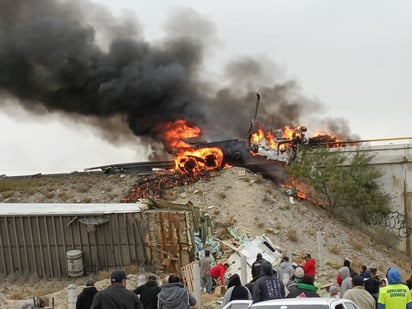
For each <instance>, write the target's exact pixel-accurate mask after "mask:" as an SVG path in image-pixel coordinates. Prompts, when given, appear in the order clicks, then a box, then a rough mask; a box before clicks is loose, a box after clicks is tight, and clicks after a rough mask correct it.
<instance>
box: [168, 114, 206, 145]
mask: <svg viewBox="0 0 412 309" xmlns="http://www.w3.org/2000/svg"><path fill="white" fill-rule="evenodd" d="M163 130H164V131H163V140H164V141H165V143H166V145H167V146H168V147H169V148H170V149H180V148H185V147H189V145H188V144H187V143H185V142H184V141H183V138H188V137H196V136H199V135H200V129H199V128H198V127H190V126H189V125H188V124H187V122H186V120H176V121H174V122H167V123H166V124H165V126H164V129H163Z"/></svg>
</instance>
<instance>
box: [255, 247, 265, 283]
mask: <svg viewBox="0 0 412 309" xmlns="http://www.w3.org/2000/svg"><path fill="white" fill-rule="evenodd" d="M263 261H265V259H264V258H263V257H262V253H258V254H257V255H256V260H255V261H254V262H253V264H252V280H253V282H254V281H256V280H257V279H258V278H259V277H260V271H261V268H262V262H263Z"/></svg>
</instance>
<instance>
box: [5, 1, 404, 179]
mask: <svg viewBox="0 0 412 309" xmlns="http://www.w3.org/2000/svg"><path fill="white" fill-rule="evenodd" d="M95 2H96V3H99V4H100V5H103V6H105V7H107V8H108V10H109V11H110V12H111V13H112V14H113V15H115V16H118V15H121V14H124V13H125V10H126V11H127V12H128V13H127V14H129V15H130V14H134V15H135V18H136V19H137V21H138V23H139V24H140V25H141V27H142V29H143V30H142V31H143V35H144V37H145V40H146V41H148V42H156V41H158V40H160V39H162V38H164V37H165V36H166V33H167V31H168V28H167V23H166V21H167V20H168V18H169V16H170V14H173V12H176V10H178V9H182V8H191V9H193V10H194V11H196V12H197V13H198V14H200V15H201V16H202V17H204V18H205V19H206V20H208V21H210V23H212V24H214V26H215V33H214V40H213V42H212V44H211V45H210V49H209V50H208V53H207V58H206V59H204V60H203V66H204V69H205V71H206V73H205V76H208V77H210V79H212V80H213V81H214V82H217V83H219V82H220V81H221V82H222V84H224V83H225V80H224V78H223V77H222V74H221V73H222V68H223V67H224V66H225V64H227V63H228V62H230V61H232V60H233V59H237V58H240V57H244V56H248V57H253V58H258V59H267V62H268V67H269V68H270V66H271V65H272V63H273V64H274V65H275V66H274V70H276V76H279V75H282V76H283V78H284V79H292V80H295V81H296V82H297V83H298V84H299V86H300V88H301V92H302V94H303V95H305V96H306V97H308V98H312V99H314V100H316V101H318V102H320V103H321V105H322V106H323V110H322V113H323V115H325V116H327V117H331V118H335V117H336V118H343V119H344V120H345V121H346V122H347V124H348V126H349V128H350V130H351V132H352V133H354V134H357V135H359V136H360V137H361V138H363V139H374V138H389V137H394V138H396V137H406V136H412V122H411V121H410V117H411V116H410V115H411V109H412V107H411V106H412V105H411V97H412V95H411V93H410V85H412V60H411V56H410V55H412V1H408V0H404V1H403V0H400V1H386V0H385V1H376V0H363V1H355V0H342V1H336V0H284V1H278V0H272V1H253V2H252V1H244V0H237V1H232V0H227V1H216V0H209V1H172V0H162V1H160V0H151V1H146V0H142V1H134V0H116V1H110V0H99V1H95ZM188 18H189V17H188ZM97 32H98V30H97ZM274 75H275V74H274ZM220 78H221V79H220ZM257 90H258V89H257ZM262 99H263V100H264V98H262ZM11 101H12V104H8V105H7V106H6V105H4V104H0V128H1V131H2V134H1V136H0V174H7V175H16V174H32V173H36V172H43V173H53V172H59V171H73V170H82V169H84V168H87V167H90V166H95V165H101V164H108V163H113V162H130V161H142V160H146V158H147V157H146V147H144V146H139V143H138V142H137V141H136V143H135V142H134V141H133V139H128V140H127V141H119V142H118V143H117V144H116V145H113V144H111V143H109V142H107V141H105V140H104V139H103V138H102V137H101V135H100V134H97V133H96V130H94V129H91V128H90V127H88V126H87V125H85V124H83V123H81V122H80V123H79V122H74V121H72V120H68V119H63V118H62V117H60V116H58V115H57V114H56V115H55V114H48V115H47V116H34V115H33V114H31V113H28V112H24V111H23V110H22V109H21V108H19V107H16V106H17V105H16V104H14V103H15V100H13V99H11ZM10 105H11V107H10ZM312 124H313V123H312ZM248 125H249V124H248V123H245V127H248ZM309 129H312V130H315V129H317V128H311V127H309ZM319 129H322V127H319Z"/></svg>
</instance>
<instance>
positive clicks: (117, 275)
mask: <svg viewBox="0 0 412 309" xmlns="http://www.w3.org/2000/svg"><path fill="white" fill-rule="evenodd" d="M126 279H127V276H126V273H125V272H124V270H115V271H113V272H112V274H111V275H110V281H111V282H112V283H115V282H117V283H120V282H122V281H123V280H126Z"/></svg>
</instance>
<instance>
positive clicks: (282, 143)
mask: <svg viewBox="0 0 412 309" xmlns="http://www.w3.org/2000/svg"><path fill="white" fill-rule="evenodd" d="M259 105H260V95H259V94H256V106H255V113H254V117H253V118H252V120H251V123H250V127H249V130H248V132H247V138H245V139H225V140H217V141H206V140H203V139H202V132H201V129H200V128H198V127H196V126H191V125H190V124H189V123H188V121H186V120H183V119H181V120H176V121H174V122H168V123H166V124H165V125H164V126H163V130H162V137H161V139H162V141H163V143H164V145H165V148H166V149H167V151H168V152H169V153H171V154H172V155H173V161H161V162H143V163H126V164H112V165H106V166H99V167H93V168H90V169H102V170H103V171H105V172H113V171H125V170H137V171H138V172H141V173H148V174H150V173H152V172H153V170H154V169H156V170H162V169H164V170H173V171H177V172H179V173H180V174H182V175H188V176H190V177H193V176H196V175H199V174H200V173H202V172H205V171H206V172H207V171H211V170H217V169H222V168H227V167H231V166H237V167H244V168H247V169H249V170H251V171H253V172H256V173H260V174H262V175H263V176H264V177H266V178H269V179H271V180H273V181H274V182H276V183H278V184H280V183H282V182H283V181H284V180H285V178H286V176H285V172H284V166H285V165H287V164H289V163H290V162H292V161H295V160H299V155H300V153H301V151H302V149H303V148H305V147H318V146H320V145H324V146H327V147H337V146H339V147H341V146H344V143H343V142H342V141H340V140H338V139H337V138H336V137H334V136H333V135H332V134H329V133H325V134H317V135H315V136H313V137H310V138H307V137H306V134H307V128H306V126H304V125H299V126H297V127H290V126H284V127H283V128H281V129H276V130H273V129H266V128H265V127H264V126H263V125H261V124H259V123H258V120H257V119H258V117H257V116H258V112H259ZM90 169H89V170H90Z"/></svg>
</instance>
